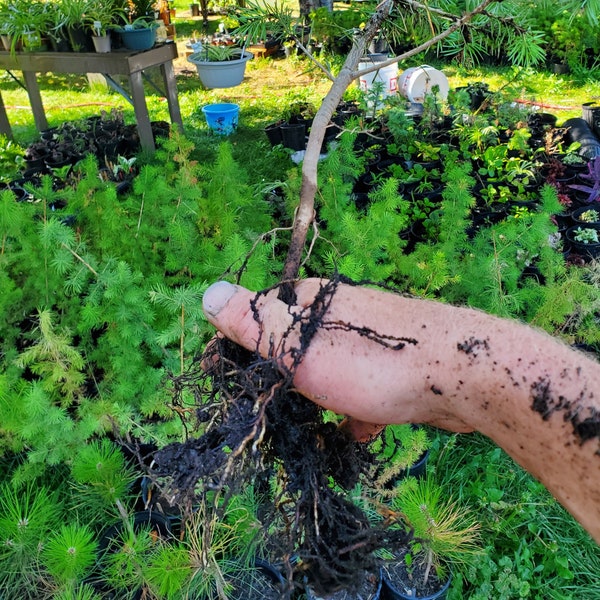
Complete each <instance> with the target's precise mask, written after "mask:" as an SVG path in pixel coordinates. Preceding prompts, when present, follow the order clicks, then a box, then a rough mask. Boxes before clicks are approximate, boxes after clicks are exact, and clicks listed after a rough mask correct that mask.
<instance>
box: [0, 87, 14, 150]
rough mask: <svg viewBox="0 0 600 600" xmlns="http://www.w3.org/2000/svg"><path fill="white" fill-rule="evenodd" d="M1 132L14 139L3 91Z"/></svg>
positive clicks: (0, 114) (0, 119)
mask: <svg viewBox="0 0 600 600" xmlns="http://www.w3.org/2000/svg"><path fill="white" fill-rule="evenodd" d="M0 133H1V134H2V135H5V136H6V137H7V138H8V139H9V140H12V136H13V135H12V130H11V128H10V122H9V120H8V115H7V114H6V108H5V107H4V101H3V100H2V93H0Z"/></svg>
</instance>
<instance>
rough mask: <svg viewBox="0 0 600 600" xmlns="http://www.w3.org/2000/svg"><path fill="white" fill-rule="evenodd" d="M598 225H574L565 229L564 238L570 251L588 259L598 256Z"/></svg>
mask: <svg viewBox="0 0 600 600" xmlns="http://www.w3.org/2000/svg"><path fill="white" fill-rule="evenodd" d="M599 234H600V224H598V223H589V224H588V225H585V226H581V225H576V226H574V227H569V229H567V231H566V233H565V236H566V238H567V240H568V241H569V242H570V244H571V250H573V251H574V252H575V253H576V254H580V255H582V256H585V257H588V258H595V257H597V256H598V255H600V235H599Z"/></svg>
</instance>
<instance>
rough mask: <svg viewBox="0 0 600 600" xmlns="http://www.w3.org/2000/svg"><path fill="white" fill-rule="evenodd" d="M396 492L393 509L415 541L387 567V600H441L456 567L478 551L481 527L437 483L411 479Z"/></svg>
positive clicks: (429, 479)
mask: <svg viewBox="0 0 600 600" xmlns="http://www.w3.org/2000/svg"><path fill="white" fill-rule="evenodd" d="M396 492H397V494H396V496H395V498H394V499H393V501H392V508H393V509H394V510H395V511H397V512H396V515H397V517H398V526H399V527H407V528H408V529H409V530H410V532H411V533H412V541H411V542H410V543H409V544H408V547H407V548H403V549H402V550H401V551H400V552H398V553H397V554H396V555H395V557H394V558H393V559H392V560H387V561H386V562H385V564H384V567H383V586H384V589H385V593H386V598H390V599H392V600H408V599H418V598H421V599H424V598H426V599H428V600H429V599H431V600H433V599H435V600H441V599H443V598H445V597H446V591H447V589H448V587H449V586H450V579H451V568H452V564H456V563H457V562H465V561H468V559H469V558H470V557H472V556H473V554H474V553H475V552H476V550H477V531H478V525H477V523H476V522H475V521H474V520H473V519H472V518H471V516H470V515H469V514H468V513H467V512H466V511H465V510H464V509H463V508H461V507H459V506H458V505H457V504H456V502H454V501H452V500H451V499H449V498H447V497H445V493H444V490H443V489H442V488H441V486H439V485H438V484H437V483H435V482H434V481H433V480H432V479H431V478H423V479H415V478H408V479H406V480H404V481H402V482H401V483H400V484H399V486H398V487H397V488H396Z"/></svg>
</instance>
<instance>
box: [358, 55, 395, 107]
mask: <svg viewBox="0 0 600 600" xmlns="http://www.w3.org/2000/svg"><path fill="white" fill-rule="evenodd" d="M387 58H388V57H387V56H381V57H380V56H379V55H373V58H371V59H370V60H369V61H365V62H360V63H358V70H359V71H360V70H362V69H368V68H369V67H372V66H374V64H377V62H382V61H384V60H387ZM376 83H381V84H383V85H381V86H380V87H381V91H380V93H379V96H378V98H377V104H378V105H379V104H380V102H381V101H382V100H383V99H384V98H387V97H388V96H391V95H393V94H395V93H396V92H397V91H398V64H397V63H394V64H393V65H388V66H387V67H382V68H381V69H378V70H377V71H371V72H370V73H366V74H365V75H361V76H360V77H359V79H358V86H359V87H360V89H361V90H362V91H363V92H365V93H368V92H369V91H370V90H373V88H374V84H376ZM369 104H372V101H370V102H369Z"/></svg>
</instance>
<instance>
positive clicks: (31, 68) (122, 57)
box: [0, 44, 183, 150]
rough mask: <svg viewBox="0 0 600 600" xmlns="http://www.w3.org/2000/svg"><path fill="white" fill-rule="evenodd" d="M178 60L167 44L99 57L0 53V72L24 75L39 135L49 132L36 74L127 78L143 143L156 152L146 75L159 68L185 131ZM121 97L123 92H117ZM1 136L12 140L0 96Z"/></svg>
mask: <svg viewBox="0 0 600 600" xmlns="http://www.w3.org/2000/svg"><path fill="white" fill-rule="evenodd" d="M175 58H177V46H176V45H175V44H164V45H162V46H158V47H156V48H152V49H151V50H145V51H143V52H140V51H132V50H117V51H113V52H107V53H106V54H98V53H95V52H17V53H16V54H11V53H10V52H0V69H6V70H10V71H12V70H16V71H22V72H23V79H24V80H25V89H26V90H27V94H28V96H29V103H30V104H31V109H32V111H33V118H34V120H35V125H36V127H37V128H38V130H39V131H43V130H44V129H48V121H47V120H46V114H45V113H44V105H43V104H42V97H41V95H40V88H39V86H38V82H37V75H36V74H37V73H46V72H49V71H50V72H54V73H102V74H103V75H104V76H105V77H106V78H107V81H109V83H111V82H112V83H113V87H115V84H114V81H113V80H112V78H111V77H110V76H111V75H126V76H127V77H128V78H129V84H130V93H131V97H130V98H129V97H127V96H126V97H127V99H128V100H129V101H130V102H131V103H132V104H133V108H134V111H135V118H136V121H137V127H138V132H139V135H140V143H141V145H142V148H144V149H145V150H154V149H155V146H154V138H153V135H152V128H151V125H150V115H149V114H148V106H147V105H146V95H145V92H144V82H143V77H142V76H143V72H144V70H145V69H149V68H150V67H156V66H158V67H160V70H161V73H162V77H163V81H164V86H165V95H166V98H167V102H168V104H169V115H170V117H171V123H173V124H177V125H178V126H179V127H181V128H182V129H183V123H182V121H181V112H180V109H179V100H178V98H177V85H176V82H175V73H174V71H173V59H175ZM116 87H117V89H119V91H120V92H121V93H124V90H122V89H120V88H118V86H116ZM0 133H3V134H4V135H6V136H8V137H12V131H11V128H10V122H9V120H8V116H7V114H6V108H5V106H4V103H3V101H2V94H1V93H0Z"/></svg>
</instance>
